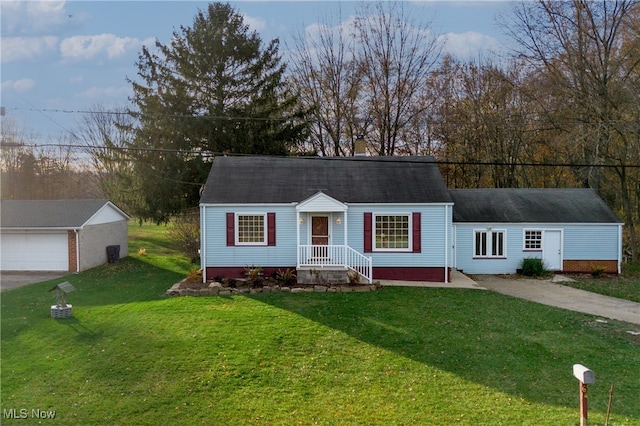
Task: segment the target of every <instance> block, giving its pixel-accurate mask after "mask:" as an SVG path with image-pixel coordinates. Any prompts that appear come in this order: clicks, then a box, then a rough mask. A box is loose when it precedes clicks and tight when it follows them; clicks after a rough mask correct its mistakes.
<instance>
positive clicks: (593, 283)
mask: <svg viewBox="0 0 640 426" xmlns="http://www.w3.org/2000/svg"><path fill="white" fill-rule="evenodd" d="M572 278H574V279H575V280H576V281H575V282H566V283H565V282H563V283H562V284H563V285H568V286H570V287H574V288H579V289H581V290H586V291H592V292H595V293H600V294H604V295H607V296H611V297H618V298H620V299H627V300H632V301H634V302H639V303H640V263H635V264H625V265H624V267H623V269H622V274H621V275H620V276H618V277H610V276H604V277H600V278H594V277H591V276H589V275H580V276H572Z"/></svg>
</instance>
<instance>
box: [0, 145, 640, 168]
mask: <svg viewBox="0 0 640 426" xmlns="http://www.w3.org/2000/svg"><path fill="white" fill-rule="evenodd" d="M16 147H27V148H34V147H56V148H70V149H83V150H107V151H108V150H114V151H135V152H152V153H153V152H155V153H168V154H184V155H194V156H201V157H205V158H212V157H223V156H229V157H254V156H256V155H255V154H237V153H228V152H219V151H203V150H194V149H170V148H150V147H134V146H91V145H80V144H31V145H28V144H15V143H11V144H5V143H0V149H9V148H16ZM271 157H274V158H298V159H302V160H311V161H315V160H327V159H330V160H331V161H368V162H371V161H384V162H385V163H403V164H407V163H420V164H425V161H424V160H412V159H411V158H412V156H397V157H384V160H382V158H380V157H367V156H364V157H319V156H318V157H311V156H301V157H294V156H290V157H286V156H271ZM396 158H397V159H396ZM426 163H427V164H438V165H458V166H485V167H488V166H499V167H580V168H589V167H591V168H619V167H623V168H640V164H589V163H549V162H507V161H479V160H464V161H461V160H438V159H435V158H434V159H433V161H429V162H426Z"/></svg>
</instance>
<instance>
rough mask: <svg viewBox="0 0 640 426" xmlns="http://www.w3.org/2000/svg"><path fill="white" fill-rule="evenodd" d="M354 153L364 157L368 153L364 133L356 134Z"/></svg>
mask: <svg viewBox="0 0 640 426" xmlns="http://www.w3.org/2000/svg"><path fill="white" fill-rule="evenodd" d="M353 155H354V156H356V157H364V156H366V155H367V143H366V142H365V140H364V135H362V134H360V135H356V140H355V142H354V144H353Z"/></svg>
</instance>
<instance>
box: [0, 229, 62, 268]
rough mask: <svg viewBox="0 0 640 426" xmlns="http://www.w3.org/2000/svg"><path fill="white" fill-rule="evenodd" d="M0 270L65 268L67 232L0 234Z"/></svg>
mask: <svg viewBox="0 0 640 426" xmlns="http://www.w3.org/2000/svg"><path fill="white" fill-rule="evenodd" d="M0 238H1V241H0V270H3V271H67V270H68V269H69V253H68V248H67V233H66V232H65V233H58V234H29V233H21V234H1V235H0Z"/></svg>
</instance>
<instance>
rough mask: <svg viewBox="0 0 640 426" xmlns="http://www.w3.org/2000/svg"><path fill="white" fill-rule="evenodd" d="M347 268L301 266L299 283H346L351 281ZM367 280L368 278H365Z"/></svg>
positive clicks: (298, 273) (297, 272) (297, 273)
mask: <svg viewBox="0 0 640 426" xmlns="http://www.w3.org/2000/svg"><path fill="white" fill-rule="evenodd" d="M348 271H349V270H348V269H347V268H341V267H335V266H331V267H325V268H321V267H311V266H305V267H300V268H298V269H297V271H296V275H297V276H298V284H345V283H348V282H349V277H348V276H347V272H348ZM363 281H364V282H366V280H363Z"/></svg>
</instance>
